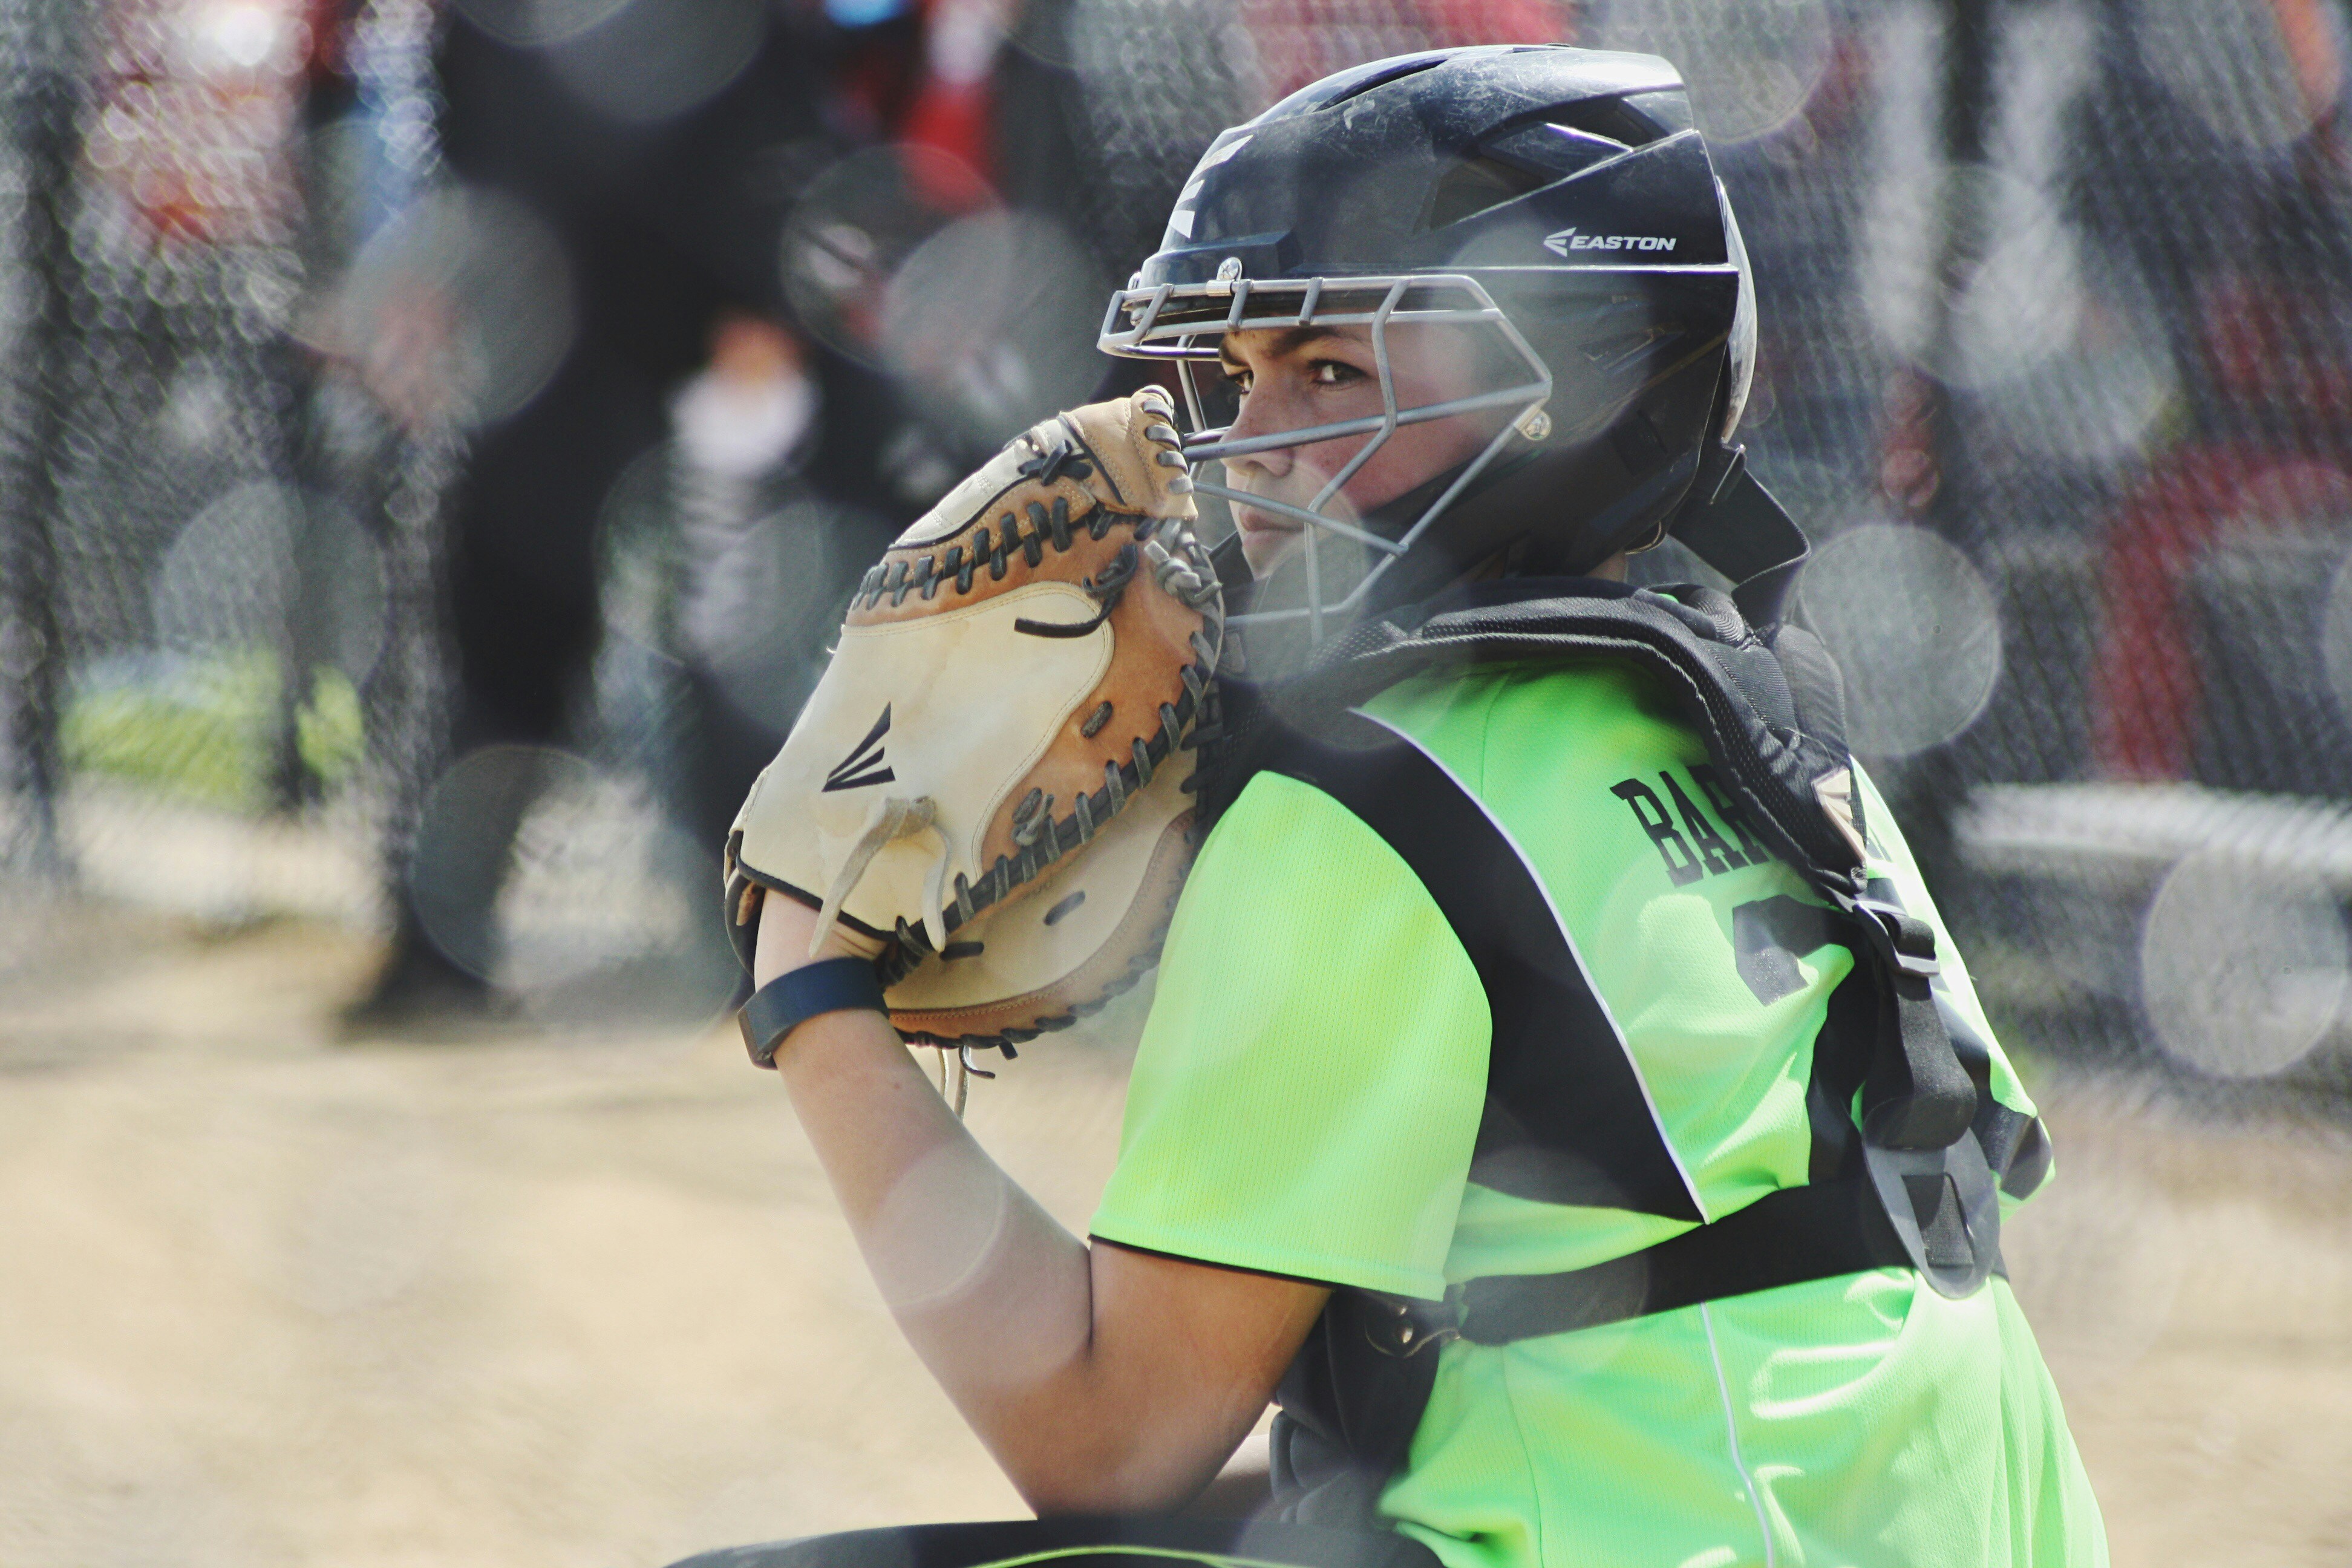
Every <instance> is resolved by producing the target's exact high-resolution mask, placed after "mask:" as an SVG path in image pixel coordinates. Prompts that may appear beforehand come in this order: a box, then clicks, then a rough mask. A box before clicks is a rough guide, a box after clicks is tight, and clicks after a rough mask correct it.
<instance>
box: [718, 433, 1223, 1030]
mask: <svg viewBox="0 0 2352 1568" xmlns="http://www.w3.org/2000/svg"><path fill="white" fill-rule="evenodd" d="M1192 521H1193V508H1192V479H1191V478H1190V476H1189V475H1188V474H1187V472H1186V469H1185V464H1184V458H1183V455H1182V452H1181V447H1179V445H1178V437H1177V433H1176V428H1175V421H1174V410H1173V407H1172V406H1171V404H1170V402H1169V400H1168V397H1167V395H1166V394H1164V393H1162V392H1161V391H1160V390H1159V389H1158V388H1156V387H1147V388H1145V389H1144V390H1143V391H1141V392H1139V393H1137V394H1135V395H1133V396H1131V397H1126V398H1120V399H1118V400H1115V401H1113V402H1109V403H1098V404H1094V405H1089V406H1087V407H1085V408H1080V409H1076V410H1074V411H1072V412H1070V413H1067V414H1063V415H1060V416H1056V417H1055V418H1053V419H1049V420H1046V421H1045V422H1043V423H1041V424H1039V425H1037V426H1034V427H1033V428H1032V429H1030V430H1029V431H1027V432H1026V433H1024V434H1023V435H1022V436H1020V437H1017V438H1015V439H1014V440H1013V442H1012V443H1011V444H1010V445H1008V446H1007V447H1005V448H1004V450H1003V451H1002V452H1000V453H998V454H997V455H996V457H994V458H992V459H991V460H990V461H989V462H988V463H987V464H986V465H985V466H983V467H982V468H981V469H980V471H979V472H977V473H975V474H973V475H972V476H971V478H970V479H966V480H965V481H964V482H963V483H962V484H961V485H959V486H957V487H956V489H953V490H952V491H950V492H949V494H948V495H947V496H946V497H945V498H943V499H942V500H940V503H939V504H938V505H937V506H936V507H934V508H932V509H931V510H930V511H929V512H928V513H927V514H925V515H924V516H923V517H922V518H921V519H920V520H919V521H917V522H916V523H915V524H914V525H913V526H912V527H911V528H909V529H908V530H907V531H906V532H905V533H903V534H901V535H900V536H899V537H898V541H897V542H895V543H893V544H892V545H891V546H890V548H889V550H888V551H887V552H885V553H884V555H883V558H882V560H881V562H880V563H879V564H877V565H876V566H875V567H874V568H873V569H872V570H871V571H869V572H868V573H866V577H865V579H864V581H863V582H862V583H861V584H859V586H858V589H857V592H856V595H855V596H854V597H853V599H852V601H851V604H850V609H849V614H848V616H847V618H846V619H845V622H844V623H843V626H842V631H841V640H840V643H839V645H838V647H837V648H836V649H835V653H834V656H833V659H832V662H831V663H830V664H829V665H828V666H827V667H826V668H825V672H824V677H823V678H822V679H820V680H819V681H818V683H817V687H816V690H815V691H814V694H813V695H812V696H811V697H810V699H809V702H808V706H807V708H806V709H805V710H803V712H802V714H801V717H800V720H799V721H798V722H796V723H795V724H794V725H793V731H792V733H791V735H790V736H789V737H788V738H787V739H786V741H785V742H784V746H783V750H782V751H781V752H778V753H777V755H776V758H775V760H774V761H773V762H772V763H769V765H768V767H767V770H766V771H765V772H764V773H761V775H760V779H759V782H758V783H757V784H754V785H753V786H752V789H751V796H750V798H749V799H747V800H746V801H745V802H744V804H743V809H742V811H741V813H740V815H739V816H737V818H736V822H735V828H734V831H733V832H732V833H731V834H730V837H729V842H728V858H727V875H728V889H727V898H728V914H729V923H730V929H731V931H732V932H733V934H734V936H735V938H736V943H737V949H738V951H739V952H741V953H743V954H744V955H745V962H746V963H749V962H750V960H749V954H750V952H751V944H752V939H753V937H754V935H755V933H756V929H757V925H758V916H759V908H760V901H761V899H762V898H763V897H764V896H765V894H766V893H767V892H769V891H773V892H778V893H782V894H784V895H786V896H788V897H792V898H796V899H799V900H802V901H803V902H804V903H808V904H811V905H813V906H815V907H816V908H817V909H818V910H820V919H819V921H818V922H817V928H818V929H817V938H816V940H817V941H818V942H822V941H823V940H824V935H825V934H826V933H827V932H829V931H833V930H835V928H836V926H838V927H840V928H845V929H846V930H847V931H850V932H852V933H854V935H855V936H856V938H857V939H858V940H859V942H860V945H863V946H865V947H866V948H868V949H870V951H871V952H873V953H874V955H875V956H876V958H877V962H878V963H879V964H880V968H881V973H882V976H883V981H884V984H885V987H886V1000H887V1002H888V1004H889V1006H890V1011H891V1018H892V1022H893V1023H894V1024H896V1025H897V1026H898V1030H899V1032H900V1033H901V1034H902V1035H905V1036H906V1037H908V1038H909V1039H911V1040H918V1041H922V1042H926V1043H929V1044H936V1045H942V1046H994V1047H1011V1046H1012V1045H1014V1044H1018V1043H1019V1042H1021V1041H1023V1040H1025V1039H1028V1038H1031V1037H1034V1035H1035V1034H1036V1033H1038V1032H1039V1031H1041V1030H1045V1029H1050V1028H1055V1027H1060V1026H1064V1025H1066V1024H1068V1023H1070V1022H1072V1021H1073V1020H1074V1019H1075V1018H1076V1017H1078V1016H1084V1015H1085V1014H1086V1013H1087V1012H1089V1011H1092V1010H1093V1009H1094V1008H1095V1007H1096V1006H1098V1005H1100V1003H1101V1002H1102V1001H1103V1000H1104V999H1105V998H1106V997H1108V995H1110V994H1113V993H1114V992H1116V991H1118V990H1119V989H1122V988H1123V987H1124V986H1125V985H1127V984H1131V983H1132V982H1133V980H1134V979H1135V978H1136V977H1137V976H1138V975H1139V974H1140V973H1142V971H1143V970H1144V969H1145V968H1147V967H1149V965H1150V962H1151V961H1152V960H1153V959H1154V958H1155V957H1156V956H1157V953H1158V948H1159V942H1160V937H1161V936H1162V935H1163V934H1164V932H1165V930H1166V926H1167V921H1168V917H1169V915H1170V913H1171V911H1172V910H1173V908H1174V903H1175V897H1176V893H1177V891H1178V889H1180V887H1181V882H1182V879H1183V875H1184V872H1185V870H1186V869H1187V868H1189V866H1190V864H1191V860H1192V840H1191V829H1192V771H1193V755H1192V744H1193V742H1194V740H1195V735H1194V731H1195V728H1196V726H1197V725H1198V724H1199V722H1200V720H1201V714H1202V707H1203V705H1204V703H1205V702H1206V701H1207V700H1208V692H1209V679H1210V677H1211V674H1212V673H1213V671H1214V669H1215V668H1216V665H1217V658H1218V653H1219V651H1220V648H1221V647H1222V644H1223V608H1222V605H1221V602H1220V599H1219V595H1218V589H1217V581H1216V575H1215V573H1214V571H1213V568H1212V567H1211V565H1210V563H1209V558H1208V554H1207V552H1206V551H1205V550H1204V549H1203V548H1202V545H1201V544H1200V542H1199V541H1198V539H1197V538H1196V537H1195V536H1194V533H1193V530H1192Z"/></svg>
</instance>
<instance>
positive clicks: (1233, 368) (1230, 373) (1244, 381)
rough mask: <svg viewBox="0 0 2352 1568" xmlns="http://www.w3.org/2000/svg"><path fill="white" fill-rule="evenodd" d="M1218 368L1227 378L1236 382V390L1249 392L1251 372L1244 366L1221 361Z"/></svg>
mask: <svg viewBox="0 0 2352 1568" xmlns="http://www.w3.org/2000/svg"><path fill="white" fill-rule="evenodd" d="M1217 368H1218V369H1219V370H1221V371H1223V372H1224V375H1225V379H1226V380H1227V381H1230V382H1232V383H1233V384H1234V390H1235V391H1238V392H1247V391H1248V390H1249V389H1250V373H1249V372H1248V370H1246V369H1245V368H1244V367H1243V366H1241V365H1237V364H1223V363H1220V364H1219V365H1218V366H1217Z"/></svg>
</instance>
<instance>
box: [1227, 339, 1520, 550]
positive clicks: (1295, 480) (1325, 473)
mask: <svg viewBox="0 0 2352 1568" xmlns="http://www.w3.org/2000/svg"><path fill="white" fill-rule="evenodd" d="M1388 337H1389V363H1390V366H1391V371H1392V373H1393V374H1394V375H1395V378H1396V399H1397V406H1398V407H1399V408H1412V407H1414V406H1415V405H1421V404H1428V403H1444V402H1447V401H1450V400H1452V399H1454V398H1458V397H1468V396H1470V395H1474V394H1475V393H1478V392H1483V391H1486V390H1487V389H1488V384H1489V383H1490V382H1491V380H1492V377H1491V376H1490V375H1488V374H1485V372H1484V370H1483V369H1482V367H1483V366H1484V364H1485V360H1484V358H1483V356H1481V355H1480V354H1479V353H1477V352H1476V350H1475V344H1474V342H1473V341H1472V340H1471V339H1470V337H1469V336H1468V335H1467V334H1466V333H1465V332H1464V331H1461V330H1460V329H1459V328H1455V327H1452V326H1446V325H1427V324H1418V325H1417V324H1412V323H1406V324H1400V325H1396V326H1391V328H1390V329H1389V334H1388ZM1218 359H1219V361H1220V363H1222V364H1223V368H1224V372H1225V374H1226V375H1228V376H1229V377H1231V378H1232V379H1233V381H1234V385H1235V387H1236V388H1237V389H1238V390H1239V391H1240V393H1241V412H1240V414H1239V416H1237V417H1236V418H1235V419H1234V424H1233V427H1232V428H1231V429H1230V430H1229V431H1228V432H1227V433H1226V438H1227V439H1228V440H1237V439H1241V438H1243V437H1251V436H1271V435H1276V434H1278V433H1280V432H1281V431H1284V430H1299V429H1306V428H1308V427H1310V426H1318V425H1330V424H1336V423H1337V422H1339V421H1340V420H1342V419H1360V418H1363V417H1366V416H1376V415H1378V414H1379V413H1380V412H1381V380H1380V372H1379V368H1378V366H1377V364H1376V363H1375V361H1374V360H1373V357H1372V340H1371V330H1370V328H1368V327H1284V328H1275V327H1266V328H1258V329H1253V330H1251V331H1237V332H1228V333H1226V334H1225V337H1224V341H1223V343H1222V344H1221V345H1220V346H1219V349H1218ZM1504 417H1505V416H1503V415H1502V414H1500V413H1496V412H1491V411H1488V412H1481V413H1475V414H1459V415H1455V416H1452V417H1450V418H1446V419H1433V420H1430V421H1427V422H1426V423H1423V424H1418V425H1404V426H1399V427H1398V428H1397V431H1396V433H1395V434H1394V435H1392V436H1391V437H1389V439H1388V440H1387V441H1385V442H1383V443H1382V444H1381V447H1380V449H1379V450H1378V451H1376V452H1374V453H1373V454H1372V455H1371V457H1370V458H1368V459H1366V461H1365V463H1364V466H1363V467H1362V468H1358V469H1357V470H1356V471H1355V472H1354V473H1353V474H1352V475H1350V476H1349V479H1348V482H1347V484H1346V485H1344V486H1342V487H1341V489H1340V490H1339V494H1338V495H1337V496H1335V497H1333V498H1332V500H1330V501H1328V502H1327V503H1326V504H1325V506H1324V508H1323V510H1324V511H1325V512H1326V513H1328V514H1329V515H1332V516H1336V517H1338V518H1339V519H1340V520H1341V521H1349V522H1352V521H1356V520H1358V519H1359V518H1360V517H1361V516H1362V515H1363V514H1364V513H1366V512H1368V511H1370V510H1372V509H1373V508H1375V507H1378V506H1381V505H1383V504H1385V503H1387V502H1389V501H1391V500H1395V499H1396V498H1397V497H1399V496H1401V495H1403V494H1404V493H1406V492H1407V491H1408V490H1411V489H1414V488H1415V487H1416V486H1418V485H1421V484H1423V483H1425V482H1427V481H1428V480H1430V479H1434V478H1436V477H1437V476H1438V475H1439V474H1442V473H1444V472H1445V471H1446V470H1447V469H1449V468H1455V467H1457V466H1459V465H1460V464H1463V463H1466V462H1468V461H1469V460H1470V459H1471V458H1475V457H1476V456H1477V455H1478V452H1479V449H1480V448H1481V447H1484V446H1486V443H1487V442H1488V441H1489V440H1491V439H1492V438H1493V437H1494V435H1495V432H1496V431H1497V430H1499V429H1500V428H1501V427H1502V423H1503V419H1504ZM1373 438H1374V437H1372V436H1348V437H1340V438H1339V439H1338V440H1332V441H1318V442H1315V443H1313V444H1312V445H1309V446H1303V447H1276V448H1275V449H1273V450H1271V451H1264V452H1253V453H1250V454H1249V455H1247V456H1245V457H1238V458H1226V459H1225V472H1226V474H1227V475H1228V476H1229V482H1230V483H1231V484H1232V486H1233V488H1234V489H1237V490H1247V491H1249V492H1250V493H1251V494H1253V495H1262V496H1265V497H1268V498H1270V499H1272V500H1281V501H1287V502H1289V503H1290V504H1291V505H1293V506H1299V507H1306V506H1310V505H1311V504H1312V503H1313V501H1314V500H1315V497H1316V495H1317V494H1318V492H1319V491H1320V490H1321V489H1323V487H1324V486H1325V485H1326V484H1327V483H1328V482H1329V481H1330V479H1331V476H1332V475H1334V474H1336V473H1338V472H1339V470H1340V469H1341V468H1344V467H1346V466H1347V463H1348V459H1349V458H1352V457H1354V456H1355V455H1356V453H1357V452H1358V451H1360V449H1362V447H1363V446H1364V443H1366V442H1367V441H1370V440H1372V439H1373ZM1234 524H1235V526H1237V527H1238V528H1239V529H1240V530H1241V535H1242V553H1243V554H1244V555H1245V556H1246V557H1247V558H1248V560H1249V563H1250V569H1251V571H1253V572H1255V574H1257V575H1258V576H1260V577H1263V576H1265V574H1267V573H1268V572H1269V571H1271V570H1273V568H1274V566H1275V564H1276V563H1277V562H1279V561H1281V560H1282V559H1283V558H1284V557H1285V556H1286V555H1288V554H1289V553H1290V552H1292V551H1294V550H1295V549H1297V546H1298V542H1299V538H1300V534H1301V531H1302V530H1304V529H1305V528H1306V527H1307V524H1306V523H1304V522H1302V521H1299V520H1298V519H1297V518H1294V517H1286V516H1284V515H1282V514H1281V513H1279V512H1274V511H1265V510H1259V509H1258V508H1255V507H1252V506H1249V505H1247V504H1245V503H1243V502H1235V503H1234Z"/></svg>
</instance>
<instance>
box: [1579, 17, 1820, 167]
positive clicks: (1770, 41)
mask: <svg viewBox="0 0 2352 1568" xmlns="http://www.w3.org/2000/svg"><path fill="white" fill-rule="evenodd" d="M1577 42H1578V43H1580V44H1583V45H1585V46H1587V47H1592V48H1601V49H1633V50H1638V51H1641V52H1643V53H1645V54H1654V55H1664V57H1665V58H1668V59H1670V60H1672V61H1674V62H1675V65H1677V66H1679V67H1681V68H1682V73H1683V79H1684V80H1685V82H1687V83H1688V84H1689V85H1690V89H1691V105H1692V108H1693V109H1694V110H1696V113H1697V116H1698V124H1699V129H1700V130H1702V131H1704V132H1706V134H1707V138H1708V140H1709V141H1712V142H1717V143H1727V142H1745V141H1749V140H1751V139H1753V138H1755V137H1759V136H1763V135H1766V134H1769V132H1773V131H1777V130H1779V129H1780V127H1781V126H1783V125H1786V124H1787V123H1788V122H1789V121H1790V120H1792V119H1793V118H1795V116H1796V114H1797V112H1798V111H1799V110H1801V109H1803V108H1804V106H1805V100H1807V99H1808V98H1810V97H1811V96H1812V91H1813V89H1814V87H1815V86H1816V85H1818V84H1819V83H1820V81H1821V79H1822V74H1823V73H1824V72H1825V71H1827V70H1828V69H1829V65H1830V59H1831V56H1832V53H1833V51H1834V48H1835V45H1836V39H1835V38H1834V37H1833V36H1832V32H1831V28H1830V14H1829V7H1828V5H1826V4H1824V0H1644V3H1643V4H1641V5H1627V4H1624V3H1623V0H1617V3H1615V4H1612V5H1607V6H1605V7H1602V8H1601V10H1600V14H1599V15H1598V16H1595V17H1594V18H1593V19H1592V21H1591V24H1590V25H1589V26H1587V27H1586V28H1584V29H1583V31H1582V33H1581V35H1580V37H1578V39H1577Z"/></svg>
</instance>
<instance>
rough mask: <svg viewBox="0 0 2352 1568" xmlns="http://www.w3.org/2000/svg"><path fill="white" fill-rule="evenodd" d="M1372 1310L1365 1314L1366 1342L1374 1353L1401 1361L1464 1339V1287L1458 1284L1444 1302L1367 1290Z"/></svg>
mask: <svg viewBox="0 0 2352 1568" xmlns="http://www.w3.org/2000/svg"><path fill="white" fill-rule="evenodd" d="M1361 1294H1362V1295H1363V1296H1364V1298H1365V1300H1366V1304H1367V1306H1368V1307H1370V1309H1371V1310H1369V1311H1367V1312H1366V1313H1365V1314H1364V1320H1363V1324H1364V1339H1365V1342H1367V1343H1369V1344H1370V1346H1371V1347H1372V1348H1373V1349H1374V1350H1376V1351H1378V1352H1381V1354H1382V1355H1385V1356H1394V1357H1396V1358H1397V1359H1399V1360H1405V1359H1409V1358H1411V1357H1412V1356H1417V1355H1419V1354H1421V1353H1422V1352H1423V1351H1426V1350H1429V1349H1430V1348H1432V1347H1433V1346H1439V1345H1443V1344H1444V1343H1445V1342H1446V1341H1448V1340H1456V1339H1460V1338H1461V1337H1462V1328H1461V1314H1462V1287H1461V1286H1459V1285H1454V1286H1452V1287H1450V1288H1449V1289H1447V1290H1446V1292H1445V1300H1443V1301H1422V1300H1413V1299H1412V1298H1410V1297H1404V1296H1390V1295H1384V1294H1375V1293H1374V1292H1372V1291H1369V1290H1367V1291H1363V1292H1361Z"/></svg>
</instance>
